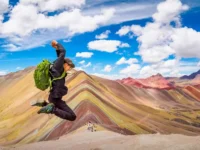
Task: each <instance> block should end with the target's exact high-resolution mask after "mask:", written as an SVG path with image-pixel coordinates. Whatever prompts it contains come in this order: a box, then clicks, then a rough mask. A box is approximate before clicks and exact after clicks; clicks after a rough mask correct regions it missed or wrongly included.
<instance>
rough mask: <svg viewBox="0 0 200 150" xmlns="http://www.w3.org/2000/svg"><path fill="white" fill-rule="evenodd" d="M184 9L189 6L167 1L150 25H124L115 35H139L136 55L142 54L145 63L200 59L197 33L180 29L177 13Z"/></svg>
mask: <svg viewBox="0 0 200 150" xmlns="http://www.w3.org/2000/svg"><path fill="white" fill-rule="evenodd" d="M169 8H171V9H169ZM185 10H188V6H187V5H183V4H182V3H181V1H180V0H166V1H164V2H161V3H160V4H159V5H158V6H157V12H156V13H155V14H154V15H153V19H154V20H153V22H152V23H147V24H146V26H145V27H141V26H138V25H132V26H125V27H122V28H121V29H120V30H119V31H118V32H117V33H118V34H119V35H121V36H122V35H127V34H128V33H129V34H130V33H132V34H133V35H134V36H138V37H137V41H138V42H139V51H138V52H137V53H135V54H139V55H141V57H142V59H143V61H144V62H149V63H158V62H160V61H162V60H164V59H166V58H168V57H169V56H170V55H173V54H175V55H176V56H179V57H185V58H189V57H199V58H200V53H199V52H198V51H199V47H200V44H199V43H200V32H197V31H195V30H193V29H191V28H187V27H184V28H182V27H181V23H180V14H181V13H182V12H183V11H185ZM172 22H174V23H175V25H176V26H175V27H174V26H173V25H172V24H171V23H172ZM183 43H184V44H183Z"/></svg>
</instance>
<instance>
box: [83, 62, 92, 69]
mask: <svg viewBox="0 0 200 150" xmlns="http://www.w3.org/2000/svg"><path fill="white" fill-rule="evenodd" d="M90 66H92V63H91V62H89V63H87V64H86V65H83V67H84V68H87V67H90Z"/></svg>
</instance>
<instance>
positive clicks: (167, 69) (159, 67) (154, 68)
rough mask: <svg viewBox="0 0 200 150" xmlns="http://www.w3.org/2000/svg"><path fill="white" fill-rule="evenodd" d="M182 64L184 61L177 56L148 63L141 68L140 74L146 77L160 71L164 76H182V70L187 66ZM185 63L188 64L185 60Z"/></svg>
mask: <svg viewBox="0 0 200 150" xmlns="http://www.w3.org/2000/svg"><path fill="white" fill-rule="evenodd" d="M182 64H183V62H182V61H180V60H179V58H176V59H170V60H166V61H161V62H158V63H155V64H152V65H146V66H144V67H142V69H141V70H140V73H139V76H140V77H142V78H146V77H150V76H152V75H156V74H158V73H160V74H162V75H163V76H172V77H180V76H182V74H181V71H182V69H183V68H184V67H185V66H182ZM184 65H187V62H186V63H185V62H184Z"/></svg>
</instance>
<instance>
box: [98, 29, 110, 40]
mask: <svg viewBox="0 0 200 150" xmlns="http://www.w3.org/2000/svg"><path fill="white" fill-rule="evenodd" d="M109 34H110V30H106V31H105V32H103V33H101V34H100V35H96V36H95V38H96V39H100V40H102V39H107V38H108V35H109Z"/></svg>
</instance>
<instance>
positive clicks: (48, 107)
mask: <svg viewBox="0 0 200 150" xmlns="http://www.w3.org/2000/svg"><path fill="white" fill-rule="evenodd" d="M54 107H55V105H54V104H53V103H49V104H48V105H46V106H44V107H42V108H41V109H40V110H39V111H38V114H41V113H46V114H50V113H52V112H53V109H54Z"/></svg>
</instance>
